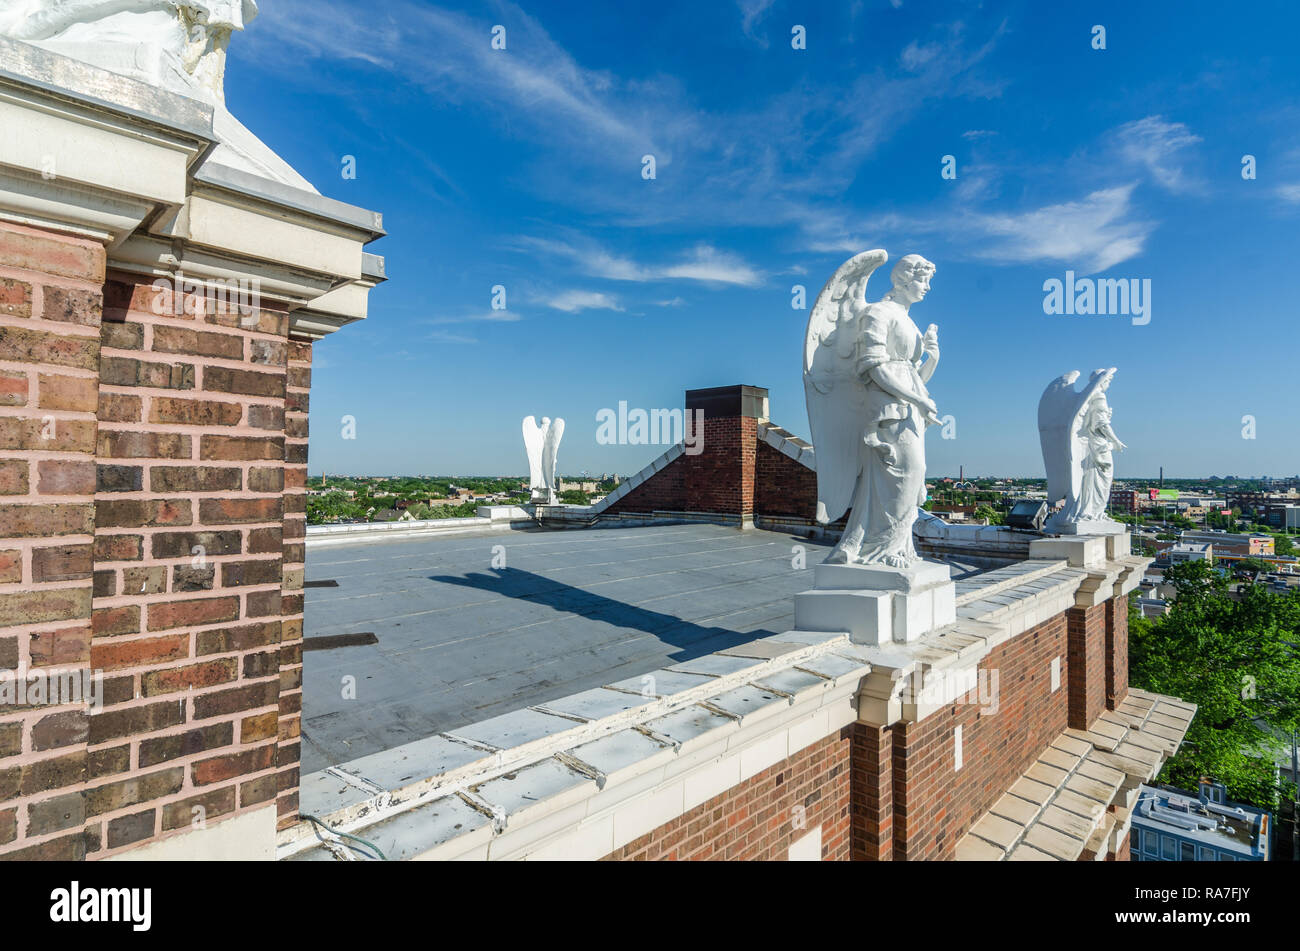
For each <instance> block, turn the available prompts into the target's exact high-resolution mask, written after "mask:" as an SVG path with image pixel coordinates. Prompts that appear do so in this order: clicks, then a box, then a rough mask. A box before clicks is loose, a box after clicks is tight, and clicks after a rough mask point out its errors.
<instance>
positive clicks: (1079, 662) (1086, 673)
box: [1065, 598, 1128, 730]
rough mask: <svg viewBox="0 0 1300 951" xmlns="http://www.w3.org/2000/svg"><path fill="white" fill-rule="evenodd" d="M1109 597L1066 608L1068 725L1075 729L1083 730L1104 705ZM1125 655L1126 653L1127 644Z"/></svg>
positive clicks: (1089, 724)
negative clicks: (1068, 671)
mask: <svg viewBox="0 0 1300 951" xmlns="http://www.w3.org/2000/svg"><path fill="white" fill-rule="evenodd" d="M1113 600H1114V599H1113V598H1112V599H1111V601H1113ZM1111 601H1106V602H1103V603H1101V604H1095V605H1093V606H1092V607H1090V608H1070V609H1069V610H1068V611H1066V612H1065V616H1066V622H1067V625H1068V628H1069V642H1070V664H1069V666H1070V685H1069V693H1070V726H1072V727H1074V728H1075V729H1076V730H1086V729H1087V728H1088V727H1089V726H1091V725H1092V722H1093V721H1094V720H1096V719H1097V716H1098V715H1099V714H1100V713H1101V711H1102V710H1104V709H1105V707H1106V612H1107V610H1108V609H1107V607H1106V605H1107V604H1109V603H1111ZM1124 656H1125V657H1127V656H1128V651H1127V648H1126V649H1125V654H1124ZM1125 676H1126V678H1127V675H1125Z"/></svg>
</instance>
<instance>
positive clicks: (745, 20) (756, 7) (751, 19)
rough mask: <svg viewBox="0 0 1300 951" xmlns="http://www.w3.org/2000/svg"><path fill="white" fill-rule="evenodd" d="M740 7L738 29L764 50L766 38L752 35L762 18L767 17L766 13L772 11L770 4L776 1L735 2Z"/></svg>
mask: <svg viewBox="0 0 1300 951" xmlns="http://www.w3.org/2000/svg"><path fill="white" fill-rule="evenodd" d="M736 2H737V5H738V6H739V7H740V29H741V30H742V31H743V32H744V34H745V35H746V36H747V37H749V38H750V39H751V40H756V41H758V43H759V44H760V45H762V46H763V47H764V48H766V47H767V37H759V36H755V35H754V27H756V26H758V24H759V22H760V21H761V20H762V19H763V17H765V16H767V11H768V10H770V9H772V4H773V3H775V2H776V0H736Z"/></svg>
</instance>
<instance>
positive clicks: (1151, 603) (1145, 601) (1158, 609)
mask: <svg viewBox="0 0 1300 951" xmlns="http://www.w3.org/2000/svg"><path fill="white" fill-rule="evenodd" d="M1137 606H1138V610H1139V611H1141V612H1142V616H1143V617H1163V616H1164V615H1166V614H1168V613H1169V611H1170V605H1169V602H1168V601H1166V600H1165V599H1164V598H1138V599H1137Z"/></svg>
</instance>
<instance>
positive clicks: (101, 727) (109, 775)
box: [87, 275, 288, 858]
mask: <svg viewBox="0 0 1300 951" xmlns="http://www.w3.org/2000/svg"><path fill="white" fill-rule="evenodd" d="M287 333H288V316H287V315H286V314H284V313H277V312H274V311H270V310H262V311H257V312H253V313H251V314H249V315H242V314H240V313H239V312H238V311H237V310H235V309H234V308H226V307H217V306H214V305H213V304H212V302H209V301H206V300H204V299H203V298H198V297H189V298H183V299H182V298H179V297H174V296H173V295H172V293H171V292H170V291H168V290H166V289H155V288H154V287H152V286H151V282H145V281H142V280H138V279H134V278H131V277H128V276H125V275H117V276H110V280H109V281H108V283H107V284H106V285H105V320H104V324H103V333H102V344H103V347H102V351H101V391H100V421H99V425H100V433H99V484H98V491H97V494H96V510H97V518H98V521H97V526H96V538H95V544H96V562H95V569H96V598H95V612H94V640H93V642H92V651H91V659H92V664H93V665H94V666H95V667H96V668H99V669H103V670H104V671H106V676H107V678H108V679H107V681H106V690H105V706H104V710H103V711H102V712H101V713H99V714H97V715H94V716H92V718H91V737H90V741H91V755H92V758H95V759H96V761H97V762H98V763H99V765H98V766H97V767H96V768H94V769H93V770H92V773H91V775H89V776H88V777H87V778H88V781H89V783H90V786H89V788H88V790H87V801H88V804H89V805H88V810H87V820H88V822H90V823H92V824H93V825H94V826H96V827H99V826H102V828H103V832H102V834H100V835H99V836H98V841H97V842H92V845H98V849H94V848H91V849H89V854H90V857H96V858H97V857H99V854H97V853H100V852H102V854H110V853H112V852H115V851H118V850H121V849H123V848H127V847H130V846H132V845H135V844H137V843H140V842H143V841H146V840H149V839H153V838H156V837H158V836H161V835H164V834H167V833H171V832H175V831H177V830H185V829H188V828H192V827H194V826H196V825H200V824H206V823H207V822H210V821H213V820H215V819H218V818H222V817H225V816H229V815H234V814H236V813H238V812H243V811H247V810H249V809H252V808H255V807H259V806H264V805H265V804H266V803H267V802H269V801H272V800H274V798H275V796H276V778H275V775H274V767H275V759H276V747H277V727H278V701H279V654H278V644H279V640H280V621H279V615H280V607H281V606H280V588H281V581H282V577H281V576H282V567H281V560H282V553H281V546H282V538H281V535H282V520H283V514H284V513H283V501H282V492H283V484H284V473H283V460H284V452H285V444H284V396H285V375H286V363H287V350H288V341H287Z"/></svg>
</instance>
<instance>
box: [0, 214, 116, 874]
mask: <svg viewBox="0 0 1300 951" xmlns="http://www.w3.org/2000/svg"><path fill="white" fill-rule="evenodd" d="M104 262H105V257H104V249H103V248H102V247H101V246H100V245H98V244H97V243H94V242H88V241H84V240H80V239H77V238H71V237H64V236H59V235H52V234H47V233H44V232H40V231H37V230H34V229H31V228H24V227H21V226H17V225H9V224H4V225H0V674H6V675H7V677H8V680H9V683H10V685H11V686H16V680H17V679H19V678H22V679H24V680H26V679H27V674H28V673H29V672H32V671H37V670H45V671H51V670H58V671H61V672H64V673H66V674H71V675H75V676H77V677H78V678H84V676H85V675H86V674H88V673H89V667H90V656H91V628H90V624H91V610H92V597H93V583H92V545H93V542H94V535H95V506H94V492H95V440H96V428H97V427H96V419H95V408H96V402H97V392H98V383H99V381H98V368H99V323H100V314H101V309H102V283H103V278H104ZM80 682H81V684H82V685H83V686H84V684H85V680H84V679H81V680H80ZM15 692H16V691H15ZM17 699H19V698H18V697H17V696H12V697H10V698H7V699H6V701H5V702H4V703H3V705H0V854H4V853H7V854H9V855H12V856H14V857H20V858H48V859H76V858H80V857H81V856H82V855H83V854H84V852H85V842H84V839H83V837H82V823H83V821H84V818H85V805H84V802H83V799H82V796H81V789H82V788H83V787H84V784H85V781H86V777H87V772H88V768H90V764H91V762H92V760H91V758H90V757H89V756H88V753H87V738H88V735H89V731H90V723H89V718H88V715H87V709H86V706H85V705H84V704H81V703H75V704H63V705H49V704H47V703H35V704H32V703H28V704H18V703H16V700H17ZM26 699H35V698H26Z"/></svg>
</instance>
